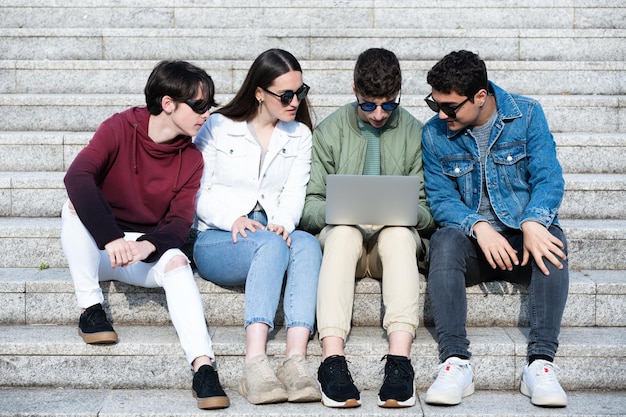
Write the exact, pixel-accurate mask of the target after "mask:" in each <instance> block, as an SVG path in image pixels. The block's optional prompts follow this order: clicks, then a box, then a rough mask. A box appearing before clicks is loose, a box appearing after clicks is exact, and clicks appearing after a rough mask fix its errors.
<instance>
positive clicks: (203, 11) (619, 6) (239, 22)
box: [0, 0, 626, 30]
mask: <svg viewBox="0 0 626 417" xmlns="http://www.w3.org/2000/svg"><path fill="white" fill-rule="evenodd" d="M242 6H243V7H242ZM496 6H497V7H496ZM278 7H280V17H281V19H271V18H270V17H271V16H272V15H273V13H275V12H276V9H277V8H278ZM441 7H442V6H441V5H440V4H438V5H433V4H431V3H425V2H420V1H403V2H397V3H393V2H392V3H389V4H386V5H385V6H384V7H381V6H379V5H378V4H377V3H375V2H369V1H367V2H366V1H358V2H356V1H337V2H328V1H313V2H310V1H309V2H290V3H287V4H285V3H284V2H279V1H276V0H270V1H261V0H252V1H245V2H244V1H235V2H232V1H231V2H196V1H191V0H186V1H176V2H169V1H158V2H152V3H151V4H150V7H146V6H144V5H142V4H141V3H137V2H133V1H130V0H122V1H120V0H116V1H97V2H96V1H93V0H92V1H83V2H81V3H80V4H78V5H77V4H76V2H73V1H71V0H61V1H55V2H52V3H50V2H41V1H36V0H30V1H19V2H15V1H14V2H13V3H12V6H11V7H5V8H4V10H3V14H4V16H3V19H2V21H1V23H0V25H1V27H5V28H18V27H19V28H40V27H41V28H51V27H59V28H69V27H75V28H111V27H115V28H123V27H146V28H163V29H166V28H206V27H207V25H209V26H210V27H211V28H213V29H230V28H242V29H246V28H251V27H258V28H283V27H284V25H283V21H289V22H290V26H291V27H295V28H311V29H313V28H324V29H326V30H329V29H330V30H334V29H336V28H338V27H341V28H355V29H359V28H389V27H396V28H416V27H417V28H420V27H424V28H429V27H430V28H449V29H460V28H472V27H490V28H500V29H511V28H520V29H523V28H536V29H540V28H542V29H545V28H548V29H552V28H555V29H575V28H607V29H612V28H622V29H626V23H624V22H625V21H626V11H625V8H624V4H623V2H620V1H619V0H604V1H602V2H600V3H599V4H598V2H588V3H585V2H572V1H558V2H550V3H546V2H545V1H540V0H532V1H525V2H506V3H504V4H502V2H497V1H488V2H485V1H479V0H469V1H464V2H463V3H462V4H459V3H457V2H449V3H448V4H446V5H445V8H446V12H447V13H441ZM260 16H262V17H263V18H259V17H260Z"/></svg>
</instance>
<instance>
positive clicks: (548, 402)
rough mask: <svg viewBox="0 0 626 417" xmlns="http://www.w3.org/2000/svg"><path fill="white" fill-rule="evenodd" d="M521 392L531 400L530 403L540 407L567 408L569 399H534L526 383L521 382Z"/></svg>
mask: <svg viewBox="0 0 626 417" xmlns="http://www.w3.org/2000/svg"><path fill="white" fill-rule="evenodd" d="M519 390H520V392H521V393H522V394H524V395H525V396H527V397H529V398H530V402H531V403H532V404H534V405H536V406H539V407H567V397H566V398H565V399H562V398H554V397H552V398H543V399H540V398H534V397H533V395H532V393H531V392H530V389H529V388H528V385H526V383H525V382H524V381H522V382H521V384H520V387H519Z"/></svg>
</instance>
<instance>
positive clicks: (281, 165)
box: [263, 144, 298, 185]
mask: <svg viewBox="0 0 626 417" xmlns="http://www.w3.org/2000/svg"><path fill="white" fill-rule="evenodd" d="M297 156H298V153H297V149H296V147H295V146H289V144H287V145H286V146H283V147H282V148H280V149H279V150H278V152H276V155H275V156H274V157H273V158H272V161H266V162H265V163H266V164H267V163H268V162H269V164H270V165H269V166H268V168H267V170H266V171H265V173H264V174H263V180H264V181H271V182H272V183H274V184H281V185H282V184H283V183H284V182H285V181H286V180H287V177H288V176H289V171H290V170H291V167H292V165H293V163H294V162H295V161H296V158H297Z"/></svg>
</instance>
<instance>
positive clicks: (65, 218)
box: [61, 202, 215, 364]
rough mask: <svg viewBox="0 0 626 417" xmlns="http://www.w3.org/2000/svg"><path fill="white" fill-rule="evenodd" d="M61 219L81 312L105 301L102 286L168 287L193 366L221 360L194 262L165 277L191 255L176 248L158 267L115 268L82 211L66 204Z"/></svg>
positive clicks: (169, 300) (132, 235) (143, 264)
mask: <svg viewBox="0 0 626 417" xmlns="http://www.w3.org/2000/svg"><path fill="white" fill-rule="evenodd" d="M61 218H62V231H61V243H62V245H63V252H64V253H65V257H66V258H67V263H68V265H69V269H70V274H71V276H72V279H73V280H74V289H75V292H76V299H77V301H78V306H79V307H80V308H87V307H90V306H92V305H94V304H98V303H102V302H103V300H104V297H103V295H102V289H101V288H100V284H99V282H100V281H120V282H123V283H125V284H130V285H136V286H140V287H146V288H157V287H160V288H163V289H164V290H165V297H166V299H167V307H168V310H169V313H170V318H171V319H172V323H173V325H174V328H175V329H176V333H177V334H178V338H179V340H180V344H181V346H182V348H183V351H184V352H185V357H186V358H187V362H189V364H191V363H192V362H193V361H194V359H196V358H197V357H199V356H208V357H210V358H211V359H212V360H214V359H215V354H214V352H213V345H212V343H211V338H210V336H209V332H208V329H207V325H206V321H205V317H204V306H203V304H202V298H201V297H200V292H199V291H198V286H197V285H196V281H195V279H194V276H193V271H192V270H191V266H190V265H189V261H188V260H187V265H186V266H184V267H178V268H174V269H172V270H171V271H168V272H165V268H166V265H167V264H168V263H169V261H170V260H171V259H172V258H174V257H176V256H185V255H184V254H183V252H182V251H180V250H179V249H170V250H168V251H166V252H165V253H164V254H163V256H161V258H160V259H159V260H158V261H156V262H152V263H146V262H137V263H134V264H132V265H130V266H127V267H118V268H111V263H110V261H109V255H108V254H107V252H106V251H105V250H100V249H98V246H97V245H96V242H95V241H94V239H93V237H92V236H91V234H90V233H89V231H88V230H87V229H86V228H85V226H84V225H83V223H82V222H81V221H80V219H79V218H78V216H77V215H76V212H75V211H74V210H73V209H71V208H70V207H69V202H66V203H65V204H64V205H63V210H62V214H61ZM139 236H141V233H126V235H125V239H127V240H130V239H132V240H135V239H137V238H138V237H139ZM185 259H187V258H186V257H185Z"/></svg>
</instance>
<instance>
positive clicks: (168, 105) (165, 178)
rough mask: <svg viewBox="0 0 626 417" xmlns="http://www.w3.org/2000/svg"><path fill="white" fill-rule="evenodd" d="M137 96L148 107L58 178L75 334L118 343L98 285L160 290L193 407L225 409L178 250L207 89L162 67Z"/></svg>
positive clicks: (191, 72)
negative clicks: (64, 198)
mask: <svg viewBox="0 0 626 417" xmlns="http://www.w3.org/2000/svg"><path fill="white" fill-rule="evenodd" d="M144 93H145V97H146V104H147V107H133V108H130V109H127V110H125V111H123V112H121V113H117V114H115V115H113V116H111V117H110V118H109V119H107V120H105V121H104V122H103V123H102V124H101V125H100V126H99V127H98V129H97V131H96V133H95V135H94V136H93V138H92V139H91V141H90V142H89V144H88V145H87V146H86V147H85V148H84V149H83V150H82V151H81V152H80V153H79V154H78V155H77V156H76V158H75V159H74V162H73V163H72V164H71V166H70V167H69V169H68V170H67V173H66V175H65V187H66V189H67V194H68V197H69V201H68V202H66V203H65V204H64V206H63V210H62V233H61V241H62V245H63V251H64V253H65V256H66V258H67V262H68V265H69V269H70V274H71V275H72V279H73V281H74V287H75V291H76V298H77V300H78V307H79V308H80V309H81V315H80V319H79V323H78V334H79V335H80V336H81V337H82V338H83V340H84V341H85V342H86V343H89V344H110V343H116V342H117V334H116V332H115V331H114V330H113V327H112V326H111V324H110V323H109V321H108V319H107V316H106V314H105V312H104V310H103V308H102V302H103V300H104V298H103V295H102V290H101V288H100V284H99V281H110V280H116V281H121V282H124V283H127V284H131V285H138V286H142V287H162V288H163V289H164V290H165V294H166V299H167V306H168V309H169V313H170V317H171V319H172V323H173V325H174V327H175V329H176V332H177V334H178V337H179V339H180V343H181V345H182V348H183V351H184V352H185V356H186V358H187V361H188V362H189V363H190V364H191V367H192V368H193V371H194V377H193V383H192V391H193V395H194V397H196V398H197V400H198V407H200V408H202V409H213V408H225V407H228V406H229V404H230V403H229V399H228V397H227V396H226V394H225V392H224V390H223V389H222V387H221V385H220V382H219V377H218V375H217V372H216V371H215V369H214V367H213V364H214V361H215V354H214V352H213V347H212V344H211V339H210V337H209V333H208V330H207V325H206V321H205V318H204V317H205V316H204V307H203V304H202V299H201V297H200V293H199V291H198V287H197V285H196V282H195V279H194V276H193V272H192V269H191V266H190V264H189V260H188V259H187V257H186V256H185V255H184V254H183V252H182V251H181V250H180V249H179V248H180V247H181V246H183V244H184V243H185V240H186V238H187V236H188V234H189V229H190V227H191V224H192V222H193V219H194V209H195V201H196V193H197V191H198V189H199V187H200V179H201V177H202V169H203V160H202V154H201V153H200V151H199V150H198V149H196V147H195V145H194V144H193V143H192V140H191V139H192V136H195V135H196V134H197V133H198V130H199V129H200V127H202V125H203V124H204V122H205V121H206V120H207V118H208V117H209V109H210V108H211V107H212V106H215V105H216V103H215V101H214V93H215V88H214V84H213V80H212V79H211V77H210V76H209V75H208V74H207V73H206V72H205V71H204V70H202V69H200V68H198V67H196V66H194V65H192V64H190V63H187V62H184V61H162V62H160V63H159V64H157V66H156V67H155V68H154V69H153V71H152V73H151V74H150V77H149V78H148V81H147V83H146V87H145V90H144Z"/></svg>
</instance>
